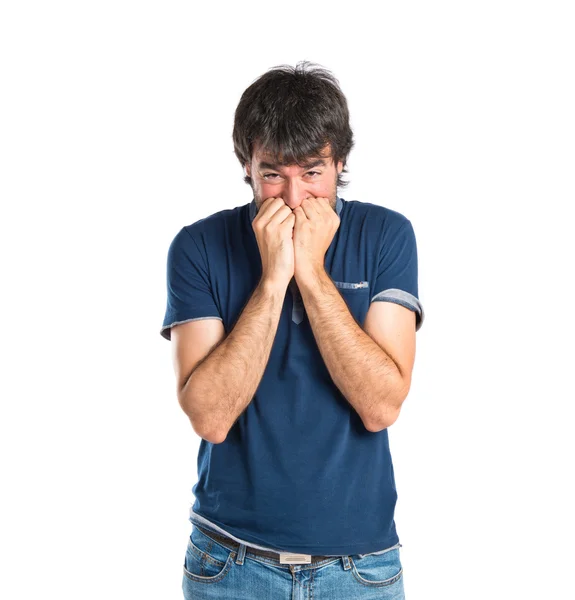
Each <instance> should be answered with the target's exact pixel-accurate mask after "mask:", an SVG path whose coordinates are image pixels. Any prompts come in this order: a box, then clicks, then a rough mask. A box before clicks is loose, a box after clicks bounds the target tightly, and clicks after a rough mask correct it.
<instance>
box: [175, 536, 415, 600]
mask: <svg viewBox="0 0 575 600" xmlns="http://www.w3.org/2000/svg"><path fill="white" fill-rule="evenodd" d="M401 545H402V544H400V543H397V544H396V545H395V546H391V547H390V548H386V549H383V550H380V551H377V552H373V553H370V554H363V555H362V554H352V555H348V556H341V557H328V558H326V559H323V560H321V561H318V562H316V563H311V564H297V565H286V564H281V563H280V562H279V556H278V559H277V560H275V559H271V558H266V557H262V556H256V555H255V554H253V553H251V552H250V549H249V547H248V546H245V545H243V544H242V545H241V546H240V548H239V549H238V550H234V549H233V546H232V545H230V546H229V547H227V546H226V544H225V543H223V542H219V541H218V542H216V541H215V540H214V539H212V538H211V537H210V536H209V535H208V534H206V533H204V532H203V531H201V530H200V529H199V528H198V527H196V526H195V525H193V526H192V533H191V535H190V539H189V540H188V545H187V549H186V554H185V558H184V566H183V571H184V573H183V580H182V590H183V593H184V598H185V600H191V599H193V600H212V599H216V598H217V599H219V600H226V599H227V600H254V599H256V600H371V599H373V600H375V599H379V600H382V599H385V600H405V594H404V589H403V568H402V565H401V559H400V555H399V549H400V547H401Z"/></svg>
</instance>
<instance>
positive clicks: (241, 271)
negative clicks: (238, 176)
mask: <svg viewBox="0 0 575 600" xmlns="http://www.w3.org/2000/svg"><path fill="white" fill-rule="evenodd" d="M336 211H337V213H338V215H339V217H340V225H339V228H338V230H337V232H336V233H335V236H334V238H333V240H332V243H331V245H330V247H329V248H328V250H327V252H326V256H325V263H324V265H325V270H326V272H327V273H328V274H329V276H330V277H331V279H332V281H333V282H334V285H335V286H336V287H337V288H338V290H339V292H340V293H341V295H342V297H343V299H344V300H345V302H346V303H347V306H348V308H349V310H350V312H351V314H352V315H353V317H354V318H355V319H356V321H357V323H358V324H359V325H360V326H361V325H363V323H364V321H365V317H366V315H367V311H368V309H369V306H370V304H371V302H374V301H386V302H395V303H397V304H401V305H402V306H405V307H407V308H408V309H410V310H413V311H414V312H415V313H416V330H419V328H420V327H421V325H422V322H423V319H424V312H423V307H422V305H421V303H420V302H419V299H418V289H417V248H416V240H415V234H414V231H413V227H412V224H411V222H410V221H409V219H407V218H406V217H404V216H403V215H402V214H401V213H399V212H396V211H394V210H391V209H388V208H385V207H383V206H378V205H376V204H371V203H368V202H360V201H356V200H352V201H346V200H344V199H343V198H341V197H339V196H338V197H337V204H336ZM256 212H257V209H256V205H255V200H252V201H251V202H250V203H249V204H245V205H243V206H239V207H236V208H232V209H227V210H222V211H220V212H217V213H214V214H212V215H210V216H208V217H205V218H203V219H200V220H199V221H196V222H195V223H193V224H191V225H187V226H184V227H182V229H181V230H180V231H179V232H178V233H177V234H176V236H175V237H174V239H173V241H172V242H171V244H170V247H169V250H168V256H167V308H166V312H165V316H164V321H163V325H162V328H161V331H160V333H161V335H162V336H163V337H164V338H166V339H167V340H170V339H171V337H170V327H171V326H172V325H175V324H177V323H185V322H187V321H192V320H196V319H214V318H215V319H221V321H222V322H223V325H224V329H225V332H226V335H227V334H228V333H229V332H230V331H231V329H232V328H233V327H234V324H235V323H236V321H237V319H238V318H239V316H240V314H241V312H242V310H243V308H244V307H245V305H246V304H247V302H248V300H249V298H250V296H251V294H252V293H253V291H254V289H255V287H256V286H257V285H258V283H259V281H260V279H261V275H262V263H261V257H260V253H259V248H258V245H257V241H256V237H255V233H254V231H253V229H252V220H253V218H254V217H255V215H256ZM294 282H295V279H294V280H292V284H293V283H294ZM197 465H198V481H197V483H196V484H195V485H194V486H193V487H192V492H193V493H194V496H195V499H196V500H195V503H194V504H193V505H192V506H191V507H190V521H191V522H192V523H195V524H199V525H200V526H204V527H207V528H208V529H213V530H214V531H219V532H220V533H223V534H225V535H227V536H229V537H231V538H233V539H235V540H236V541H239V542H241V543H244V544H246V545H250V546H255V547H258V548H263V549H267V550H273V551H276V552H279V551H282V552H295V553H303V554H311V555H326V556H341V555H350V554H365V553H369V552H375V551H377V550H382V549H384V548H388V547H390V546H393V545H395V544H396V543H398V542H399V537H398V535H397V532H396V528H395V521H394V510H395V504H396V500H397V492H396V488H395V480H394V473H393V464H392V459H391V454H390V449H389V442H388V432H387V429H383V430H382V431H379V432H371V431H368V430H367V429H366V428H365V426H364V424H363V422H362V420H361V418H360V416H359V415H358V413H357V412H356V410H355V409H354V408H353V407H352V406H351V404H350V403H349V402H348V401H347V400H346V398H345V396H344V395H343V394H342V393H341V392H340V390H339V389H338V388H337V386H336V385H335V384H334V382H333V380H332V378H331V376H330V374H329V371H328V369H327V367H326V365H325V363H324V360H323V358H322V356H321V353H320V351H319V348H318V346H317V343H316V341H315V338H314V335H313V332H312V329H311V325H310V322H309V319H308V318H307V315H306V312H305V306H304V304H303V302H302V300H301V295H300V294H299V290H298V289H297V286H294V285H290V286H288V288H287V289H286V295H285V300H284V304H283V309H282V313H281V316H280V319H279V324H278V328H277V332H276V336H275V339H274V342H273V346H272V349H271V353H270V357H269V361H268V363H267V365H266V368H265V370H264V374H263V377H262V379H261V382H260V384H259V386H258V388H257V390H256V393H255V395H254V397H253V399H252V400H251V402H250V404H249V405H248V406H247V407H246V409H245V410H244V411H243V413H242V414H241V415H240V416H239V417H238V419H237V420H236V422H235V423H234V425H233V426H232V428H231V429H230V431H229V432H228V435H227V437H226V439H225V441H224V442H222V443H220V444H212V443H210V442H207V441H206V440H204V439H202V440H201V443H200V449H199V454H198V463H197Z"/></svg>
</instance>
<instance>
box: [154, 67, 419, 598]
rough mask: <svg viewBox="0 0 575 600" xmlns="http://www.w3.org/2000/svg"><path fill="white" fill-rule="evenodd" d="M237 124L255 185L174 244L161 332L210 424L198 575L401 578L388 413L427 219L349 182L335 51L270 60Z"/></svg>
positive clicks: (276, 590) (199, 510) (194, 548)
mask: <svg viewBox="0 0 575 600" xmlns="http://www.w3.org/2000/svg"><path fill="white" fill-rule="evenodd" d="M233 141H234V149H235V153H236V156H237V157H238V159H239V161H240V163H241V165H242V167H243V168H244V169H245V179H244V180H245V181H246V183H248V184H249V185H250V186H251V188H252V191H253V199H252V201H251V202H250V203H249V204H246V205H243V206H240V207H237V208H233V209H229V210H223V211H220V212H217V213H215V214H212V215H210V216H209V217H206V218H204V219H201V220H199V221H196V222H195V223H193V224H191V225H187V226H185V227H183V228H182V229H181V230H180V231H179V232H178V234H177V235H176V236H175V238H174V240H173V241H172V243H171V245H170V248H169V251H168V260H167V283H168V302H167V308H166V313H165V317H164V322H163V326H162V329H161V334H162V336H163V337H165V338H166V339H168V340H169V339H171V340H172V344H173V357H174V369H175V373H176V379H177V395H178V400H179V403H180V406H181V407H182V409H183V410H184V412H185V413H186V415H187V416H188V417H189V419H190V422H191V424H192V427H193V429H194V431H195V432H196V433H197V434H198V435H199V436H200V437H201V438H202V441H201V443H200V450H199V456H198V482H197V483H196V484H195V485H194V487H193V488H192V491H193V493H194V495H195V497H196V501H195V503H194V505H193V506H192V507H191V509H190V521H191V522H192V524H193V530H192V534H191V536H190V540H189V542H188V549H187V552H186V558H185V562H184V578H183V589H184V595H185V596H186V597H190V598H191V597H194V598H195V597H198V598H199V597H204V596H201V594H202V593H203V592H205V590H206V589H208V588H207V587H206V583H211V584H213V586H214V587H209V586H208V587H209V589H210V590H213V591H214V592H213V593H216V591H217V592H218V593H219V594H220V595H217V596H210V597H222V598H224V597H229V598H243V597H252V596H250V595H249V593H248V592H246V591H245V590H250V589H252V590H254V589H256V588H258V589H264V588H263V587H262V588H259V586H261V585H262V583H261V582H262V581H265V589H266V590H267V589H269V590H273V593H270V594H269V596H266V595H265V594H266V593H267V592H263V594H264V595H263V596H262V595H261V594H259V595H258V597H260V598H261V597H270V598H280V597H284V596H282V595H281V593H282V590H283V591H285V593H286V594H287V593H288V592H290V591H291V589H292V588H291V586H292V583H293V585H295V584H296V582H299V583H300V584H301V585H304V586H306V585H309V589H310V597H311V587H312V586H313V585H315V588H314V595H313V597H314V598H318V599H319V598H326V599H327V598H329V599H330V600H334V599H337V598H367V597H371V596H368V595H367V594H368V593H370V592H371V593H373V590H371V588H372V587H384V586H385V587H386V590H385V591H386V593H387V594H389V595H387V596H386V597H387V598H403V597H404V596H403V577H402V572H403V571H402V566H401V562H400V559H399V547H400V546H401V544H400V543H399V538H398V535H397V532H396V529H395V521H394V518H393V515H394V508H395V503H396V499H397V493H396V489H395V482H394V473H393V465H392V460H391V455H390V451H389V444H388V435H387V428H388V427H389V426H390V425H392V424H393V423H394V422H395V421H396V419H397V418H398V416H399V413H400V410H401V405H402V403H403V401H404V400H405V398H406V396H407V394H408V391H409V388H410V383H411V373H412V369H413V364H414V358H415V333H416V331H417V330H418V329H419V328H420V327H421V324H422V322H423V320H424V312H423V307H422V305H421V303H420V302H419V299H418V289H417V249H416V241H415V235H414V231H413V227H412V225H411V222H410V221H409V220H408V219H407V218H406V217H405V216H403V215H402V214H400V213H398V212H396V211H393V210H391V209H388V208H385V207H383V206H379V205H377V204H372V203H368V202H359V201H346V200H344V199H343V198H341V197H340V196H339V195H338V193H337V187H338V186H339V187H343V186H345V185H346V184H347V183H346V182H344V181H342V179H341V174H342V173H343V172H345V165H346V162H347V157H348V155H349V152H350V150H351V148H352V146H353V134H352V131H351V128H350V125H349V113H348V107H347V102H346V99H345V96H344V95H343V93H342V92H341V90H340V88H339V85H338V82H337V80H336V79H335V77H333V75H331V73H329V72H328V71H326V70H325V69H321V68H316V69H314V68H310V65H309V63H307V62H304V63H298V65H297V66H296V67H295V68H292V67H289V66H285V65H284V66H281V67H275V68H273V69H271V70H270V71H268V72H267V73H265V74H264V75H262V76H261V77H260V78H259V79H257V80H256V81H255V82H254V83H252V84H251V85H250V86H249V87H248V88H247V89H246V90H245V92H244V94H243V95H242V98H241V100H240V102H239V105H238V107H237V109H236V113H235V122H234V131H233ZM244 558H246V559H251V560H245V561H244ZM266 565H273V566H274V567H276V569H275V570H273V569H269V568H267V567H266ZM240 567H241V568H240ZM320 569H321V570H322V576H321V577H319V575H318V573H317V571H319V570H320ZM284 572H285V573H288V574H289V573H290V572H291V578H288V577H286V576H285V575H284V576H282V573H284ZM314 575H315V583H314ZM292 579H293V581H292ZM308 579H309V580H310V581H309V582H308ZM320 582H321V585H320ZM254 586H255V587H254ZM321 586H323V587H321ZM382 591H383V590H382ZM243 593H245V594H247V595H245V596H244V595H242V594H243ZM322 594H323V595H322ZM206 597H207V596H206ZM253 597H256V596H255V595H254V596H253ZM285 597H286V598H287V597H291V596H287V595H285ZM378 597H379V596H378Z"/></svg>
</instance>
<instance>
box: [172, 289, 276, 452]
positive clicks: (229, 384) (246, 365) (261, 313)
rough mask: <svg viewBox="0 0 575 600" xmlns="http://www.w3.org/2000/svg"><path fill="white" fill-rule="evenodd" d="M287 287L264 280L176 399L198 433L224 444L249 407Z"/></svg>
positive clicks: (267, 356) (264, 364)
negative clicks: (239, 418) (223, 337)
mask: <svg viewBox="0 0 575 600" xmlns="http://www.w3.org/2000/svg"><path fill="white" fill-rule="evenodd" d="M286 289H287V288H286V286H278V285H277V284H272V283H270V282H269V281H268V280H267V279H265V278H262V280H261V281H260V283H259V284H258V285H257V287H256V288H255V290H254V292H253V294H252V296H251V298H250V300H249V301H248V303H247V304H246V306H245V307H244V309H243V311H242V313H241V315H240V317H239V318H238V320H237V322H236V324H235V325H234V327H233V329H232V331H230V333H229V335H228V336H227V337H226V338H225V339H224V340H223V341H222V342H221V343H220V344H219V345H218V346H216V348H214V350H213V351H212V352H211V353H210V354H209V355H208V356H207V357H206V358H205V359H204V360H203V361H202V362H200V363H199V364H198V365H197V366H196V368H195V369H194V370H193V371H192V373H191V375H190V376H189V377H188V379H187V381H186V382H185V383H184V384H183V386H182V387H181V388H179V389H178V399H179V402H180V405H181V407H182V409H183V410H184V412H185V413H186V414H187V415H188V417H189V419H190V421H191V422H192V423H193V424H194V430H195V431H196V432H202V435H201V437H204V435H203V434H205V435H206V436H207V437H206V438H204V439H208V440H209V441H211V442H212V443H215V444H218V443H221V442H223V441H224V440H225V439H226V437H227V434H228V432H229V430H230V429H231V427H232V425H233V424H234V423H235V421H236V420H237V418H238V417H239V415H240V414H241V413H242V412H243V411H244V409H245V408H246V407H247V406H248V404H249V403H250V402H251V401H252V398H253V396H254V394H255V393H256V390H257V388H258V386H259V384H260V381H261V378H262V376H263V373H264V370H265V367H266V365H267V362H268V359H269V355H270V352H271V348H272V345H273V341H274V338H275V336H276V331H277V327H278V323H279V319H280V316H281V311H282V306H283V302H284V298H285V291H286Z"/></svg>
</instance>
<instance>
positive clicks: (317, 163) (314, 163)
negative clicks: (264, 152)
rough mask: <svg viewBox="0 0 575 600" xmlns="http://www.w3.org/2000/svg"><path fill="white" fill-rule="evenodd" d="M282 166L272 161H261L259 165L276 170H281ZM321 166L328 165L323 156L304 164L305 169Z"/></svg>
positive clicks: (261, 167) (262, 167)
mask: <svg viewBox="0 0 575 600" xmlns="http://www.w3.org/2000/svg"><path fill="white" fill-rule="evenodd" d="M280 166H281V165H274V164H272V163H269V162H265V161H262V162H260V163H259V165H258V167H259V168H260V169H273V170H274V171H278V170H279V169H278V167H280ZM319 166H321V167H325V166H326V164H325V161H324V160H323V159H322V158H319V159H318V160H313V161H311V162H307V163H305V164H304V165H303V168H304V169H311V168H313V167H319Z"/></svg>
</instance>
